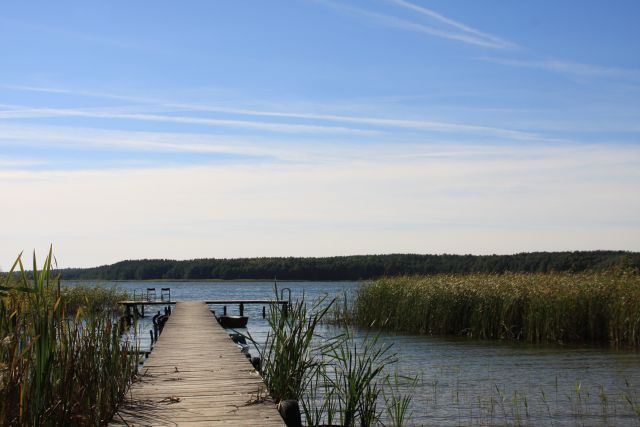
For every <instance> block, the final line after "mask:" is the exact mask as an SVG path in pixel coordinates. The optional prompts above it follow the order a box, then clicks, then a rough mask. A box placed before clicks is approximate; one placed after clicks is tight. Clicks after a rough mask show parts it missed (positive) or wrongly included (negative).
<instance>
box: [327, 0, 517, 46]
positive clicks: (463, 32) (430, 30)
mask: <svg viewBox="0 0 640 427" xmlns="http://www.w3.org/2000/svg"><path fill="white" fill-rule="evenodd" d="M317 1H319V2H320V3H323V4H325V5H327V6H330V7H332V8H334V9H337V10H342V11H344V12H348V13H352V14H355V15H359V16H363V17H366V18H368V19H370V20H371V21H372V22H374V23H377V24H380V25H385V26H388V27H393V28H399V29H402V30H406V31H413V32H417V33H423V34H429V35H431V36H435V37H440V38H443V39H448V40H454V41H458V42H462V43H465V44H469V45H474V46H480V47H485V48H491V49H509V48H514V47H516V45H515V44H514V43H511V42H509V41H506V40H503V39H501V38H499V37H496V36H492V35H490V34H487V33H484V32H481V31H479V30H476V29H474V28H472V27H469V26H467V25H464V24H462V23H460V22H457V21H454V20H452V19H450V18H447V17H445V16H443V15H441V14H438V13H436V12H434V11H432V10H430V9H426V8H423V7H420V6H417V5H414V4H413V3H409V2H406V1H401V0H400V1H396V0H391V1H392V3H394V4H396V5H398V6H402V7H403V8H406V9H410V10H413V11H415V12H418V13H420V14H421V15H422V16H423V17H424V16H426V17H427V18H429V19H430V20H431V21H432V22H427V23H422V22H416V21H410V20H407V19H403V18H399V17H397V16H394V15H389V14H385V13H380V12H374V11H372V10H368V9H361V8H359V7H355V6H348V5H345V4H342V3H337V2H334V1H331V0H317ZM433 24H436V25H440V26H441V28H438V27H436V26H434V25H433Z"/></svg>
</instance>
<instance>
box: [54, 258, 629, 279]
mask: <svg viewBox="0 0 640 427" xmlns="http://www.w3.org/2000/svg"><path fill="white" fill-rule="evenodd" d="M614 268H624V269H634V270H636V271H639V270H640V253H638V252H625V251H589V252H586V251H585V252H532V253H520V254H515V255H416V254H393V255H354V256H336V257H324V258H294V257H289V258H236V259H215V258H209V259H194V260H186V261H175V260H167V259H143V260H135V261H121V262H117V263H115V264H111V265H103V266H100V267H92V268H67V269H62V270H60V273H61V275H62V278H63V279H67V280H82V279H95V280H150V279H173V280H201V279H223V280H233V279H256V280H257V279H268V280H272V279H274V278H277V279H279V280H361V279H374V278H378V277H382V276H398V275H406V274H427V275H430V274H440V273H506V272H521V273H539V272H552V271H555V272H560V271H568V272H581V271H590V270H593V271H603V270H609V269H614Z"/></svg>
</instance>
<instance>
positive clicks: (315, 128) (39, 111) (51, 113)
mask: <svg viewBox="0 0 640 427" xmlns="http://www.w3.org/2000/svg"><path fill="white" fill-rule="evenodd" d="M5 107H7V106H5ZM8 107H9V108H10V109H6V110H4V111H0V120H2V119H5V120H15V119H33V118H47V117H85V118H94V119H118V120H134V121H146V122H164V123H177V124H188V125H200V126H216V127H233V128H244V129H252V130H263V131H271V132H283V133H346V134H360V135H371V134H375V133H376V132H375V131H372V130H364V129H354V128H347V127H340V126H322V125H306V124H291V123H274V122H269V123H267V122H258V121H250V120H231V119H213V118H202V117H189V116H173V115H163V114H140V113H127V112H118V111H111V110H107V109H103V110H100V109H72V108H28V107H16V106H8Z"/></svg>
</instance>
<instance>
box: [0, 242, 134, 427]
mask: <svg viewBox="0 0 640 427" xmlns="http://www.w3.org/2000/svg"><path fill="white" fill-rule="evenodd" d="M52 263H53V255H52V253H51V250H50V251H49V254H48V256H47V258H46V259H45V262H44V265H43V267H42V270H38V266H37V263H36V257H35V255H34V257H33V269H32V271H31V272H27V271H26V270H25V268H24V265H23V263H22V259H21V257H18V259H17V260H16V262H15V263H14V265H13V267H12V269H11V271H10V272H9V273H8V274H6V275H5V277H4V283H3V285H2V287H1V288H0V292H1V293H0V425H25V426H26V425H106V423H108V422H109V420H110V419H111V417H112V416H113V413H114V411H115V409H116V407H117V405H118V403H119V402H120V401H121V399H122V398H123V396H124V393H125V391H126V389H127V387H128V385H129V384H130V382H131V380H132V378H133V375H134V374H135V371H136V367H137V354H136V352H130V351H129V350H128V346H129V344H128V343H126V342H121V338H120V331H119V329H118V327H117V326H116V323H115V322H114V320H115V318H114V316H113V313H114V311H115V308H114V306H112V305H109V306H108V308H109V309H108V310H107V309H106V308H107V305H105V303H104V302H100V301H97V299H98V298H100V297H101V296H104V295H103V292H101V291H97V292H95V293H94V292H93V291H90V290H88V289H84V290H81V289H80V288H78V290H75V291H70V292H68V291H66V290H64V289H61V286H60V281H59V278H58V277H55V276H54V275H53V272H52V270H53V266H52ZM80 293H82V298H79V297H78V295H79V294H80Z"/></svg>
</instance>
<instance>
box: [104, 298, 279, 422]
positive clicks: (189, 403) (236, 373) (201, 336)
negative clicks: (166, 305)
mask: <svg viewBox="0 0 640 427" xmlns="http://www.w3.org/2000/svg"><path fill="white" fill-rule="evenodd" d="M111 425H129V426H150V425H153V426H160V425H165V426H169V425H170V426H175V425H203V426H204V425H207V426H223V425H224V426H230V425H232V426H284V421H283V420H282V417H281V416H280V414H279V413H278V410H277V409H276V406H275V404H274V403H273V401H272V400H271V399H269V398H268V392H267V389H266V386H265V384H264V382H263V381H262V379H261V378H260V376H259V375H258V374H257V372H255V370H254V369H253V366H252V365H251V363H250V362H249V360H248V359H247V358H246V357H245V356H244V354H242V353H241V352H240V350H239V349H238V347H237V346H236V345H235V344H234V343H233V342H232V341H231V339H230V338H229V335H228V334H227V333H226V332H225V331H224V329H222V327H220V325H219V324H218V323H217V321H216V319H215V317H214V316H213V314H211V312H210V311H209V308H208V306H207V305H206V304H205V302H203V301H183V302H178V303H176V308H175V309H174V310H173V313H172V314H171V316H170V318H169V320H168V321H167V323H166V325H165V327H164V330H163V332H162V334H161V336H160V339H159V340H158V342H157V343H156V346H155V347H154V349H153V351H152V352H151V354H150V356H149V358H148V359H147V361H146V362H145V364H144V367H143V368H142V371H141V376H140V380H139V381H137V382H135V383H134V384H133V386H132V388H131V390H130V393H129V395H128V398H127V400H126V401H125V402H124V404H123V405H121V406H120V408H119V409H118V412H117V413H116V415H115V416H114V417H113V420H112V423H111Z"/></svg>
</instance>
